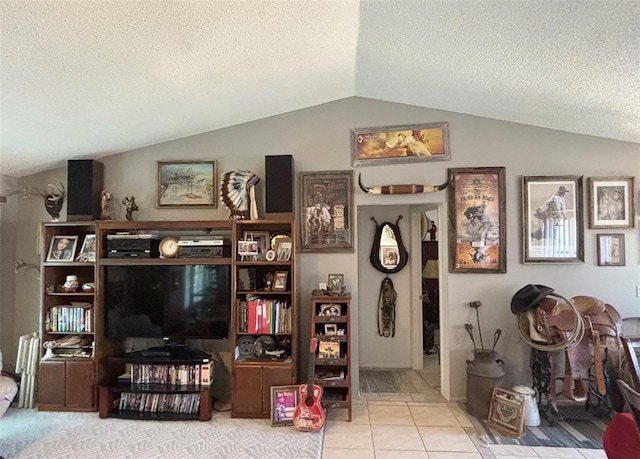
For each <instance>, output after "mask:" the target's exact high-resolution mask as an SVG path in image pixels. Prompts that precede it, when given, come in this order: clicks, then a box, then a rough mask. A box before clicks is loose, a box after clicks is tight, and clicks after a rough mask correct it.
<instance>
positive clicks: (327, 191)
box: [300, 171, 353, 253]
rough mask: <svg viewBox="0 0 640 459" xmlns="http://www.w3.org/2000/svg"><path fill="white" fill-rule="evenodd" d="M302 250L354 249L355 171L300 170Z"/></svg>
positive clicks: (333, 250)
mask: <svg viewBox="0 0 640 459" xmlns="http://www.w3.org/2000/svg"><path fill="white" fill-rule="evenodd" d="M300 188H301V190H300V191H301V192H300V196H301V197H302V199H301V202H300V214H301V215H302V219H301V220H302V221H301V223H300V226H301V229H300V236H301V240H302V249H301V250H302V252H328V253H336V252H353V229H352V227H353V171H321V172H301V173H300Z"/></svg>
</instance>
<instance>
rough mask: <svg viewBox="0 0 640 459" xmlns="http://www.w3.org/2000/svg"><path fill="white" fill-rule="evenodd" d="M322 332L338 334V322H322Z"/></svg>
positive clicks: (330, 334)
mask: <svg viewBox="0 0 640 459" xmlns="http://www.w3.org/2000/svg"><path fill="white" fill-rule="evenodd" d="M324 334H325V335H327V336H334V335H337V334H338V324H324Z"/></svg>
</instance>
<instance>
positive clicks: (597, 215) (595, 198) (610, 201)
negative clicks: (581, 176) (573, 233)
mask: <svg viewBox="0 0 640 459" xmlns="http://www.w3.org/2000/svg"><path fill="white" fill-rule="evenodd" d="M633 181H634V180H633V177H589V228H633V227H634V225H635V219H634V215H635V210H634V207H633V192H634V189H633Z"/></svg>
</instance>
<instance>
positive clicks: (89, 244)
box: [76, 234, 96, 261]
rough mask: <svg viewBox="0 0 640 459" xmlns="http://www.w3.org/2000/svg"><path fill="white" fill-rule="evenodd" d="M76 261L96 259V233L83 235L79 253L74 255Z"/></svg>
mask: <svg viewBox="0 0 640 459" xmlns="http://www.w3.org/2000/svg"><path fill="white" fill-rule="evenodd" d="M76 261H96V235H95V234H87V235H86V236H85V237H84V242H83V243H82V248H81V249H80V253H78V256H77V257H76Z"/></svg>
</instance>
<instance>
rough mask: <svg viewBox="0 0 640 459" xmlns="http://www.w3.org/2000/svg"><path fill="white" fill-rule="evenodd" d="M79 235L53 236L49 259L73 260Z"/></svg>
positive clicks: (48, 254)
mask: <svg viewBox="0 0 640 459" xmlns="http://www.w3.org/2000/svg"><path fill="white" fill-rule="evenodd" d="M77 245H78V236H54V237H53V238H51V245H49V252H48V253H47V261H73V260H74V255H75V254H76V246H77Z"/></svg>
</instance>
